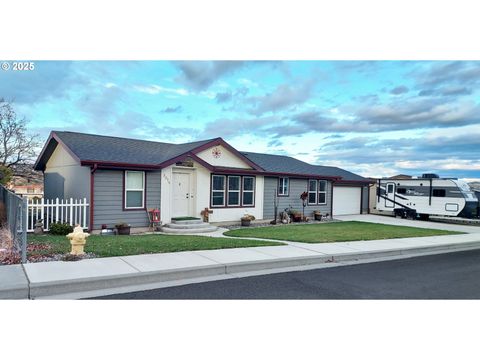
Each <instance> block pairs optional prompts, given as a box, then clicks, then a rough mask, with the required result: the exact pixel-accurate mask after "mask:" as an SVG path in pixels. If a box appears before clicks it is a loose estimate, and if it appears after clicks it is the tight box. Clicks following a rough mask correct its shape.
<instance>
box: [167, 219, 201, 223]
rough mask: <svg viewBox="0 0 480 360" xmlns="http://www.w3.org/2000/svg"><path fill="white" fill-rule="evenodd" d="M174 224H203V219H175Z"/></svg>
mask: <svg viewBox="0 0 480 360" xmlns="http://www.w3.org/2000/svg"><path fill="white" fill-rule="evenodd" d="M172 224H203V220H201V219H196V220H173V219H172Z"/></svg>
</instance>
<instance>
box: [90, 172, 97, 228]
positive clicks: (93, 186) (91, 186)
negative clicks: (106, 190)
mask: <svg viewBox="0 0 480 360" xmlns="http://www.w3.org/2000/svg"><path fill="white" fill-rule="evenodd" d="M97 168H98V164H96V163H95V164H93V166H92V167H91V170H90V221H89V224H88V231H90V232H91V231H92V230H93V208H94V205H95V197H94V190H95V177H94V174H95V171H97Z"/></svg>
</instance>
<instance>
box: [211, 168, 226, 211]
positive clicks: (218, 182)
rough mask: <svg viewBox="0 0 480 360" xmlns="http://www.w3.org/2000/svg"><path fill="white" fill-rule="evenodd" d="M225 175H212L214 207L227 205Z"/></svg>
mask: <svg viewBox="0 0 480 360" xmlns="http://www.w3.org/2000/svg"><path fill="white" fill-rule="evenodd" d="M225 178H226V176H224V175H212V207H213V206H224V205H225Z"/></svg>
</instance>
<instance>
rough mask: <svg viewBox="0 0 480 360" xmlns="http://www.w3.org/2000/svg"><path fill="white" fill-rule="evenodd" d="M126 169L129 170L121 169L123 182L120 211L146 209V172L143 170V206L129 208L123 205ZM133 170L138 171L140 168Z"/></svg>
mask: <svg viewBox="0 0 480 360" xmlns="http://www.w3.org/2000/svg"><path fill="white" fill-rule="evenodd" d="M127 171H130V170H123V183H122V211H146V210H147V173H146V172H145V171H142V172H143V179H144V182H143V207H142V208H135V209H129V208H127V207H126V206H125V205H126V204H125V200H126V199H125V177H126V173H127ZM133 171H140V170H133Z"/></svg>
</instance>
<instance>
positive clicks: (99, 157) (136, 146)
mask: <svg viewBox="0 0 480 360" xmlns="http://www.w3.org/2000/svg"><path fill="white" fill-rule="evenodd" d="M52 134H54V135H55V136H56V137H57V138H58V139H59V141H60V142H63V143H64V144H65V145H66V146H67V148H68V149H69V150H70V151H71V152H73V154H75V156H77V157H78V158H79V159H80V161H88V160H90V161H98V162H105V163H122V164H136V165H147V166H152V165H153V166H155V165H159V164H161V163H163V162H165V161H168V160H171V159H173V158H175V157H177V156H179V155H182V154H185V153H187V152H189V151H191V150H193V149H196V148H198V147H200V146H202V145H204V144H207V143H209V142H212V141H213V140H216V139H219V138H215V139H208V140H202V141H196V142H191V143H184V144H171V143H164V142H156V141H146V140H137V139H128V138H120V137H113V136H103V135H93V134H84V133H77V132H70V131H53V132H52ZM55 136H54V137H53V138H52V139H51V141H49V142H48V143H47V144H46V147H45V149H44V150H43V152H42V154H41V155H40V156H39V158H38V160H37V162H36V164H35V169H36V170H43V169H44V168H45V164H46V162H47V161H48V159H49V158H50V156H51V155H52V153H53V151H54V150H55V147H56V146H57V140H56V139H55ZM240 153H241V154H242V155H243V156H245V157H246V158H247V159H248V160H250V161H251V162H253V163H254V164H257V165H259V166H260V167H261V168H263V169H264V170H265V171H266V172H275V173H288V174H298V175H318V176H328V177H341V178H342V180H346V181H368V180H367V179H365V178H363V177H361V176H359V175H356V174H353V173H351V172H349V171H346V170H343V169H340V168H337V167H333V166H320V165H312V164H308V163H306V162H303V161H300V160H298V159H295V158H292V157H289V156H283V155H270V154H259V153H252V152H240Z"/></svg>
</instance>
